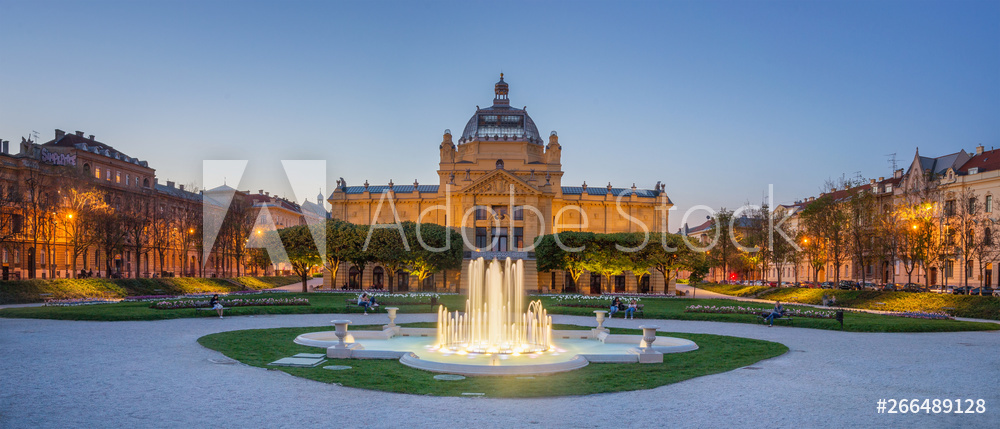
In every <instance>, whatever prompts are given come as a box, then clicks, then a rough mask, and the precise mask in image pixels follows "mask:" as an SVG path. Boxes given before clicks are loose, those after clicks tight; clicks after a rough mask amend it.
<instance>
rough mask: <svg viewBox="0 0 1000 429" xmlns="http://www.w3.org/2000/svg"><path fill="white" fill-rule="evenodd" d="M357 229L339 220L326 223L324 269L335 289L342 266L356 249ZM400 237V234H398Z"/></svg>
mask: <svg viewBox="0 0 1000 429" xmlns="http://www.w3.org/2000/svg"><path fill="white" fill-rule="evenodd" d="M355 231H356V228H355V226H354V225H353V224H351V223H349V222H345V221H342V220H338V219H330V220H327V221H326V256H325V258H324V261H323V268H326V270H327V271H328V272H329V275H330V285H331V287H335V286H336V284H335V282H336V281H337V272H338V271H340V264H341V263H343V262H346V261H347V260H348V257H349V256H350V254H351V252H352V251H353V249H354V245H355V244H356V243H355V238H356V236H355ZM396 235H397V236H398V235H399V234H398V233H397V234H396Z"/></svg>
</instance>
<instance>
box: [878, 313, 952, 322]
mask: <svg viewBox="0 0 1000 429" xmlns="http://www.w3.org/2000/svg"><path fill="white" fill-rule="evenodd" d="M892 315H893V316H900V317H911V318H914V319H934V320H953V319H955V318H954V317H951V316H949V315H948V314H946V313H928V312H924V311H907V312H903V313H893V314H892Z"/></svg>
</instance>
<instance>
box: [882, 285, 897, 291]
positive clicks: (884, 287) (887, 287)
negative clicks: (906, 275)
mask: <svg viewBox="0 0 1000 429" xmlns="http://www.w3.org/2000/svg"><path fill="white" fill-rule="evenodd" d="M899 289H900V288H899V287H898V286H897V285H896V284H895V283H886V284H884V285H882V291H884V292H894V291H897V290H899Z"/></svg>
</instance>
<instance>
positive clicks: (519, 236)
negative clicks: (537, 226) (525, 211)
mask: <svg viewBox="0 0 1000 429" xmlns="http://www.w3.org/2000/svg"><path fill="white" fill-rule="evenodd" d="M523 248H524V228H521V227H516V228H514V250H521V249H523Z"/></svg>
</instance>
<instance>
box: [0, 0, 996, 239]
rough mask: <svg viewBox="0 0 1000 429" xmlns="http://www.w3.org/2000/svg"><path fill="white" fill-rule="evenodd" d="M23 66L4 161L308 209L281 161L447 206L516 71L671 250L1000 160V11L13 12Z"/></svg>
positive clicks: (18, 5) (41, 8)
mask: <svg viewBox="0 0 1000 429" xmlns="http://www.w3.org/2000/svg"><path fill="white" fill-rule="evenodd" d="M0 64H2V66H0V138H3V139H6V140H11V141H12V142H17V141H20V137H21V136H27V135H28V134H29V133H30V132H31V131H32V130H35V131H38V132H39V133H40V135H41V137H42V140H43V141H45V140H49V139H51V138H52V135H53V129H55V128H60V129H63V130H66V131H67V132H72V131H76V130H81V131H84V132H85V133H86V134H95V135H97V138H98V140H100V141H102V142H105V143H107V144H110V145H112V146H115V147H116V148H118V149H119V150H121V151H123V152H125V153H127V154H129V155H131V156H136V157H139V158H141V159H146V160H149V161H150V163H151V165H152V166H153V167H154V168H156V169H157V175H158V177H160V180H161V182H162V181H164V180H173V181H176V182H178V183H187V184H193V185H198V184H199V182H200V175H201V160H203V159H249V160H250V167H249V170H248V174H247V176H246V177H245V178H244V180H243V182H242V183H241V184H240V188H241V189H251V190H256V189H259V188H266V189H270V190H272V191H275V192H277V193H280V194H283V195H289V196H291V191H290V188H289V187H288V185H287V183H286V181H285V179H284V176H283V174H282V173H281V171H280V169H281V164H280V160H281V159H325V160H327V161H328V170H329V171H328V176H329V182H328V183H330V185H331V186H332V184H333V182H334V181H335V180H336V178H338V177H344V178H346V179H347V181H348V183H349V184H360V183H362V182H364V181H365V180H368V181H370V182H371V183H373V184H376V183H386V182H388V181H389V179H392V180H393V181H394V182H395V183H412V181H413V180H414V179H418V180H420V182H421V183H428V184H430V183H435V182H436V175H435V170H436V168H437V161H438V150H437V146H438V144H439V143H440V139H441V134H442V132H443V131H444V129H446V128H450V129H452V130H454V131H455V132H456V133H457V132H459V130H461V129H462V128H463V127H464V125H465V122H466V121H467V120H468V119H469V117H470V116H471V115H472V114H473V113H474V109H475V106H476V105H483V106H485V105H488V104H490V102H491V100H492V97H493V94H492V87H493V83H494V82H496V80H497V77H498V76H497V75H498V74H499V72H500V71H501V69H502V70H503V72H504V73H505V76H506V77H507V79H506V80H507V81H508V82H509V83H510V85H511V93H510V98H511V103H512V104H513V105H515V106H518V107H520V106H525V105H526V106H528V112H529V114H530V115H531V116H532V118H533V119H534V120H535V123H536V124H538V127H539V130H540V131H541V132H542V133H543V135H548V133H549V131H551V130H557V131H558V132H559V136H560V143H561V144H562V146H563V169H564V171H565V176H564V180H563V184H564V185H566V186H578V185H579V184H581V183H582V182H583V181H584V180H586V181H587V183H588V185H592V186H606V185H607V182H609V181H610V182H611V183H612V184H613V185H615V186H623V187H624V186H631V184H632V183H633V182H635V183H636V185H637V186H639V187H643V188H651V187H652V186H653V184H654V183H656V182H657V181H663V182H664V183H665V184H666V186H667V192H668V194H669V195H670V196H671V198H672V199H673V200H674V201H675V203H676V204H677V207H678V209H679V210H678V212H677V213H676V214H675V215H673V216H672V219H671V230H675V229H676V228H677V227H678V226H679V225H680V223H679V222H680V218H681V214H682V213H683V211H684V210H685V209H687V208H688V207H691V206H693V205H699V204H701V205H708V206H712V207H719V206H728V207H734V206H738V205H740V204H742V203H743V202H745V201H747V200H751V201H759V199H760V197H761V195H762V193H764V192H766V190H767V186H768V184H772V183H773V184H774V185H775V197H776V200H777V201H778V202H791V201H793V200H795V199H799V198H804V197H807V196H810V195H816V194H817V193H818V192H820V189H821V188H822V186H823V184H824V182H825V181H826V180H827V179H830V178H839V177H840V176H841V175H846V176H855V175H858V174H860V175H861V176H863V177H865V178H872V177H878V176H889V175H891V166H890V164H889V163H888V162H887V160H888V159H889V158H888V157H887V156H886V155H887V154H891V153H896V157H897V158H898V160H899V165H900V167H905V166H907V165H908V164H909V162H910V160H911V159H912V157H913V153H914V150H915V148H916V147H920V151H921V153H922V154H925V155H941V154H945V153H950V152H955V151H958V150H960V149H965V150H967V151H972V150H974V148H975V146H977V145H980V144H982V145H985V146H986V147H987V148H990V147H994V146H995V147H1000V121H998V118H1000V2H997V1H983V2H973V1H947V2H920V1H917V2H909V1H907V2H903V1H888V2H877V1H872V2H861V1H853V2H777V1H771V2H764V1H739V2H711V1H708V2H614V3H611V2H568V1H566V2H532V3H520V2H497V1H492V2H443V1H434V2H303V1H292V2H280V3H279V2H242V1H239V2H238V1H211V0H210V1H203V2H194V1H191V2H187V1H165V2H154V1H139V2H124V1H122V2H52V1H44V0H41V1H9V0H0ZM694 218H703V216H695V217H694Z"/></svg>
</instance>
